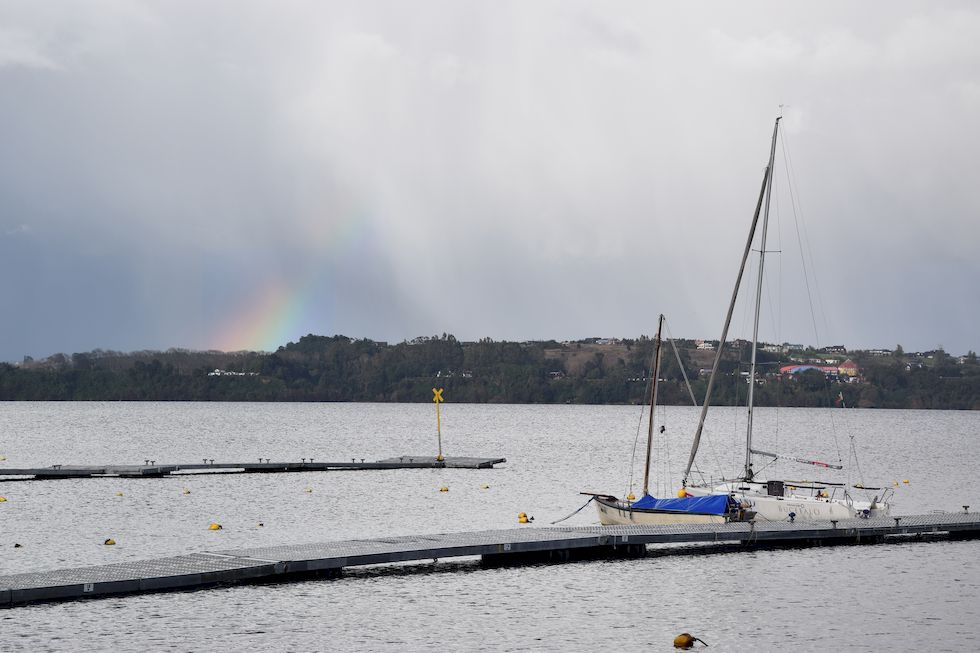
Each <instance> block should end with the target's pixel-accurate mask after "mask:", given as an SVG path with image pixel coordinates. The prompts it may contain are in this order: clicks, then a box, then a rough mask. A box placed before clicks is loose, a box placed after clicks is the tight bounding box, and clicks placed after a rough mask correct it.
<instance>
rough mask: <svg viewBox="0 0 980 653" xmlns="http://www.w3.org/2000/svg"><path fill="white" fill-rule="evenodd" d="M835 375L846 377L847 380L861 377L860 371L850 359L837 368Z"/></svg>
mask: <svg viewBox="0 0 980 653" xmlns="http://www.w3.org/2000/svg"><path fill="white" fill-rule="evenodd" d="M837 373H838V374H839V375H840V376H841V377H847V378H848V379H856V378H857V377H859V376H861V370H860V368H858V365H857V363H855V362H854V361H852V360H851V359H850V358H848V359H847V360H846V361H844V362H843V363H841V364H840V365H839V366H838V367H837Z"/></svg>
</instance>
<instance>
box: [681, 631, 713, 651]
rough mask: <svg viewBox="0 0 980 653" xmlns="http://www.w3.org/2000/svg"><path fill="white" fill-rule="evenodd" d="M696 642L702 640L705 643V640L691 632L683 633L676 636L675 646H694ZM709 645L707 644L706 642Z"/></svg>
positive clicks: (686, 647) (685, 647)
mask: <svg viewBox="0 0 980 653" xmlns="http://www.w3.org/2000/svg"><path fill="white" fill-rule="evenodd" d="M695 642H701V643H702V644H704V640H701V639H698V638H697V637H695V636H694V635H692V634H691V633H681V634H680V635H678V636H677V637H675V638H674V648H684V649H688V648H693V646H694V643H695ZM704 645H705V646H707V644H704Z"/></svg>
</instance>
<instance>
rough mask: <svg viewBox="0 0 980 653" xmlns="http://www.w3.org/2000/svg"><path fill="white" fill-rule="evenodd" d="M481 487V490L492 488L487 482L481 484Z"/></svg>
mask: <svg viewBox="0 0 980 653" xmlns="http://www.w3.org/2000/svg"><path fill="white" fill-rule="evenodd" d="M480 489H481V490H489V489H490V486H489V485H488V484H487V483H484V484H483V485H481V486H480Z"/></svg>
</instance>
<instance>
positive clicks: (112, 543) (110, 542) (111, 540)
mask: <svg viewBox="0 0 980 653" xmlns="http://www.w3.org/2000/svg"><path fill="white" fill-rule="evenodd" d="M103 544H105V545H106V546H114V545H115V544H116V541H115V540H114V539H112V538H111V537H110V538H109V539H107V540H106V541H105V542H103Z"/></svg>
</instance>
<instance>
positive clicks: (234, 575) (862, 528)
mask: <svg viewBox="0 0 980 653" xmlns="http://www.w3.org/2000/svg"><path fill="white" fill-rule="evenodd" d="M940 537H942V538H947V539H967V538H977V537H980V514H978V513H975V512H974V513H968V512H962V513H956V514H952V513H950V514H929V515H907V516H904V517H887V518H882V519H847V520H840V521H828V522H796V523H790V522H761V523H751V522H749V523H746V522H738V523H730V524H686V525H671V526H592V527H580V528H575V527H564V528H516V529H508V530H496V531H479V532H472V533H451V534H443V535H410V536H404V537H383V538H376V539H358V540H349V541H338V542H323V543H319V544H300V545H285V546H271V547H262V548H254V549H233V550H225V551H213V552H207V553H194V554H190V555H182V556H174V557H170V558H157V559H154V560H144V561H134V562H120V563H116V564H108V565H100V566H92V567H78V568H74V569H58V570H54V571H40V572H31V573H22V574H14V575H10V576H0V607H12V606H17V605H22V604H25V603H32V602H37V601H69V600H74V599H84V598H95V597H104V596H111V595H117V594H136V593H147V592H161V591H169V590H192V589H204V588H209V587H215V586H220V585H228V584H235V583H248V582H255V581H269V580H273V581H280V582H283V581H295V580H304V579H309V578H336V577H338V576H340V575H341V573H342V571H343V569H345V568H350V567H358V566H363V565H376V564H386V563H388V564H390V563H399V562H406V561H419V560H432V559H436V558H454V557H462V556H480V557H481V558H482V560H483V562H484V564H487V565H492V566H495V565H510V564H527V563H537V562H568V561H572V560H581V559H589V558H616V557H627V558H634V557H640V556H643V555H645V554H646V545H648V544H677V543H707V544H726V543H727V544H730V545H733V546H741V547H743V548H744V549H746V550H749V549H753V548H758V547H772V546H819V545H833V544H874V543H879V542H884V541H889V540H895V539H902V538H905V539H908V538H940ZM692 552H697V549H693V550H692Z"/></svg>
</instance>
